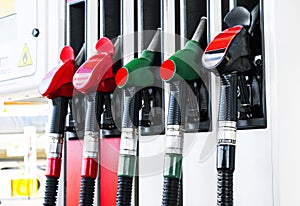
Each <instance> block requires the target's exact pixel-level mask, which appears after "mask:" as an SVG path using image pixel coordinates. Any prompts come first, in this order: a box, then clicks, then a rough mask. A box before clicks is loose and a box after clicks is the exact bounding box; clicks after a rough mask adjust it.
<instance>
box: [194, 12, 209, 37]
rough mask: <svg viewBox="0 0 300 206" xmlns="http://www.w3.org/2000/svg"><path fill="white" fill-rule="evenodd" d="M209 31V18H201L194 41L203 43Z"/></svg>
mask: <svg viewBox="0 0 300 206" xmlns="http://www.w3.org/2000/svg"><path fill="white" fill-rule="evenodd" d="M206 30H207V18H206V17H201V20H200V23H199V25H198V27H197V29H196V31H195V33H194V35H193V38H192V40H194V41H196V42H201V41H202V39H203V38H205V37H206V34H204V33H205V32H206Z"/></svg>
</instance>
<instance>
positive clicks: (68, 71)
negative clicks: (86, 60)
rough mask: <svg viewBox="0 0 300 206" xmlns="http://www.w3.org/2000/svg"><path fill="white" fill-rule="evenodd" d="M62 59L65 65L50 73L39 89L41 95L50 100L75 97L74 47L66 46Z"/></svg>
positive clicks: (61, 55)
mask: <svg viewBox="0 0 300 206" xmlns="http://www.w3.org/2000/svg"><path fill="white" fill-rule="evenodd" d="M60 59H61V61H62V62H63V63H62V64H60V65H58V66H57V67H55V68H53V69H52V70H51V71H50V72H48V73H47V74H46V76H45V77H44V79H43V80H42V82H41V83H40V85H39V87H38V90H39V92H40V93H41V95H43V96H44V97H47V98H49V99H53V98H55V97H72V95H73V85H72V79H73V75H74V72H75V70H76V68H77V67H76V65H75V54H74V50H73V49H72V47H70V46H65V47H64V48H63V49H62V51H61V53H60Z"/></svg>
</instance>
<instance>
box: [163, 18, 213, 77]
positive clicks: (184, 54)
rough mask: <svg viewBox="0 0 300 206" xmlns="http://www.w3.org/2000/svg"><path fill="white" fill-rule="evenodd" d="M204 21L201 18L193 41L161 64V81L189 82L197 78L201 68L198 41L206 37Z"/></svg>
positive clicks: (200, 52)
mask: <svg viewBox="0 0 300 206" xmlns="http://www.w3.org/2000/svg"><path fill="white" fill-rule="evenodd" d="M206 21H207V19H206V18H205V17H202V18H201V20H200V23H199V26H198V27H197V30H196V32H195V34H194V36H193V39H192V40H190V41H188V42H187V43H186V45H185V48H184V49H182V50H179V51H177V52H176V53H175V54H173V55H172V56H171V57H170V58H169V59H168V60H166V61H165V62H163V64H162V65H161V67H160V77H161V78H162V80H163V81H165V82H172V81H176V80H185V81H191V80H195V79H198V78H199V72H200V68H201V66H202V65H201V61H200V60H199V57H201V55H202V54H203V49H202V48H201V46H200V41H202V40H203V38H205V37H206V27H207V26H206Z"/></svg>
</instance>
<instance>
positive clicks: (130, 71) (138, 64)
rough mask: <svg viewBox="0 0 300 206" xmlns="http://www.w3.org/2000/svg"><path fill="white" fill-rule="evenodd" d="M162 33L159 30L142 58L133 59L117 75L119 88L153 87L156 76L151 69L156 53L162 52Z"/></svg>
mask: <svg viewBox="0 0 300 206" xmlns="http://www.w3.org/2000/svg"><path fill="white" fill-rule="evenodd" d="M160 35H161V31H160V29H158V30H157V32H156V33H155V35H154V37H153V39H152V41H151V42H150V44H149V46H148V48H147V49H146V50H144V51H143V52H142V55H141V57H140V58H136V59H133V60H132V61H130V62H129V63H127V64H126V65H125V66H124V67H122V68H120V69H119V70H118V71H117V73H116V84H117V86H118V87H119V88H128V87H147V86H151V85H153V82H154V75H153V73H152V72H151V69H150V68H149V67H150V66H152V64H153V61H154V58H155V56H156V54H155V53H156V52H157V51H160V40H161V37H160Z"/></svg>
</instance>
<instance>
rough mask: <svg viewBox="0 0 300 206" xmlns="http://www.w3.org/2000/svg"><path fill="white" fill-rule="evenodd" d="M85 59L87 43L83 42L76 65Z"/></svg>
mask: <svg viewBox="0 0 300 206" xmlns="http://www.w3.org/2000/svg"><path fill="white" fill-rule="evenodd" d="M84 61H85V43H83V45H82V47H81V49H80V51H79V53H78V55H77V57H76V59H75V65H76V66H78V67H79V66H80V65H81V64H83V62H84Z"/></svg>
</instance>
